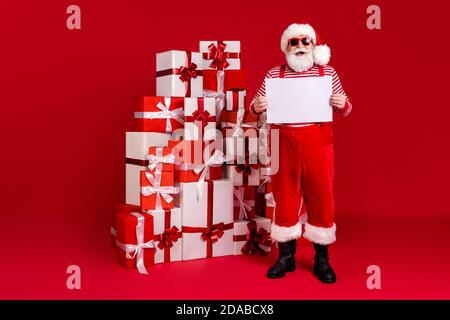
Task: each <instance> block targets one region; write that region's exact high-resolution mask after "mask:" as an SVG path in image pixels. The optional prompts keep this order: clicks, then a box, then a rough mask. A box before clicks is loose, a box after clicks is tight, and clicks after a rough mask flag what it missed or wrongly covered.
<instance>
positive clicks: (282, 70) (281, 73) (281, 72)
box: [280, 64, 286, 78]
mask: <svg viewBox="0 0 450 320" xmlns="http://www.w3.org/2000/svg"><path fill="white" fill-rule="evenodd" d="M285 69H286V65H285V64H283V65H282V66H281V67H280V78H284V72H285V71H284V70H285Z"/></svg>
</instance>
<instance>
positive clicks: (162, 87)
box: [156, 50, 203, 97]
mask: <svg viewBox="0 0 450 320" xmlns="http://www.w3.org/2000/svg"><path fill="white" fill-rule="evenodd" d="M202 63H203V62H202V55H201V53H199V52H190V51H179V50H170V51H166V52H161V53H157V54H156V95H157V96H164V97H202V96H203V76H202V75H201V70H202ZM192 75H194V76H192Z"/></svg>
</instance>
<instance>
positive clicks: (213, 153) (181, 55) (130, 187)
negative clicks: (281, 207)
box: [111, 41, 273, 273]
mask: <svg viewBox="0 0 450 320" xmlns="http://www.w3.org/2000/svg"><path fill="white" fill-rule="evenodd" d="M240 51H241V50H240V42H239V41H200V49H199V52H190V51H176V50H172V51H167V52H163V53H157V55H156V96H150V97H144V98H143V99H142V101H141V103H140V105H139V109H138V110H135V113H134V118H135V119H134V121H135V123H136V128H135V131H133V132H127V133H126V201H125V204H118V205H116V207H115V212H114V218H113V225H112V228H111V233H112V236H113V242H114V244H115V246H116V251H117V255H118V259H119V262H120V263H121V264H122V265H124V266H125V267H127V268H137V269H138V270H139V272H141V273H147V268H148V267H150V266H151V265H153V264H155V263H161V262H171V261H181V260H191V259H199V258H210V257H218V256H226V255H239V254H253V253H260V254H265V253H267V252H268V251H269V250H270V247H271V240H270V224H271V220H270V219H269V218H267V217H270V215H271V212H270V210H271V209H270V208H272V209H273V206H272V207H271V204H272V203H273V201H271V200H270V196H271V193H270V181H269V180H270V179H269V177H268V176H267V175H266V174H264V169H266V168H264V167H263V166H262V165H261V163H260V162H258V158H259V157H258V155H259V154H260V153H261V152H265V153H266V152H267V148H266V149H264V148H261V139H262V138H264V131H262V132H263V134H262V135H261V134H260V129H264V128H258V125H257V119H256V118H255V117H254V116H253V115H252V114H251V113H250V112H248V111H246V110H247V109H248V107H246V74H245V71H243V70H241V65H240V64H241V60H240ZM262 145H263V146H264V142H262ZM258 191H259V192H258ZM258 198H260V199H262V200H260V202H261V203H259V204H258V203H257V202H258ZM272 200H273V199H272ZM257 211H258V213H259V215H257V214H256V212H257ZM263 215H264V216H267V217H263Z"/></svg>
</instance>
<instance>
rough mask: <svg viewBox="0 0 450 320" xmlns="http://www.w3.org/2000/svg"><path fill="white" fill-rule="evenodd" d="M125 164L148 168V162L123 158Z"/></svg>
mask: <svg viewBox="0 0 450 320" xmlns="http://www.w3.org/2000/svg"><path fill="white" fill-rule="evenodd" d="M125 163H127V164H133V165H136V166H141V167H148V165H149V161H148V160H141V159H133V158H125Z"/></svg>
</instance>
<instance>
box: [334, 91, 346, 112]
mask: <svg viewBox="0 0 450 320" xmlns="http://www.w3.org/2000/svg"><path fill="white" fill-rule="evenodd" d="M345 100H346V99H345V96H344V95H343V94H339V93H335V94H332V95H331V98H330V104H331V105H332V106H333V107H335V108H338V109H343V108H344V107H345Z"/></svg>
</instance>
